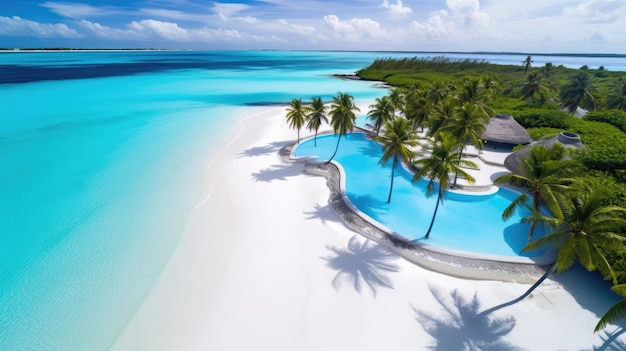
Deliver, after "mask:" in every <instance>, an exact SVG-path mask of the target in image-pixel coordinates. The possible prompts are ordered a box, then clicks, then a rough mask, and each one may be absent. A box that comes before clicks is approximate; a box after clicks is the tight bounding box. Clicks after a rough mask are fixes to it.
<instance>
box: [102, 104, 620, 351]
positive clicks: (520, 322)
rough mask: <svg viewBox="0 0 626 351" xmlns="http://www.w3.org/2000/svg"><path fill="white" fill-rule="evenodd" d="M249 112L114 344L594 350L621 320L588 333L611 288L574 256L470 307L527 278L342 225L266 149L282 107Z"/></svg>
mask: <svg viewBox="0 0 626 351" xmlns="http://www.w3.org/2000/svg"><path fill="white" fill-rule="evenodd" d="M359 106H360V107H361V110H362V111H364V110H365V109H366V107H367V106H368V104H367V103H364V104H360V105H359ZM249 115H250V116H249V117H247V118H245V119H242V121H241V123H239V125H238V127H237V131H236V135H235V136H233V137H232V139H229V141H228V142H227V143H225V144H226V146H225V147H224V148H223V149H222V150H220V151H219V152H218V153H217V154H214V155H211V160H210V161H209V163H208V165H207V170H206V177H207V181H208V183H209V184H211V187H210V191H209V193H208V194H207V196H206V199H205V200H204V201H203V202H202V203H200V204H198V206H197V207H196V208H195V209H194V212H193V213H192V214H191V218H190V221H189V226H188V228H187V230H186V232H185V235H184V236H183V238H182V240H181V242H180V244H179V247H178V248H177V250H176V252H175V253H174V255H173V256H172V258H171V261H170V262H169V264H168V266H167V268H166V269H165V271H164V272H163V274H162V276H161V278H160V280H159V281H158V283H157V284H156V286H155V287H154V289H153V291H152V292H151V294H150V295H149V296H148V298H147V299H146V301H145V303H144V305H143V306H142V308H141V309H140V310H139V311H138V313H137V314H136V315H135V317H134V318H133V319H132V320H130V321H129V322H128V325H127V326H126V328H125V329H124V330H123V331H122V332H121V333H120V335H119V337H118V338H117V340H116V341H115V342H114V344H113V345H112V347H111V349H112V350H251V349H254V350H357V349H358V350H381V349H393V350H425V349H428V348H429V347H438V348H436V349H438V350H457V349H461V350H462V349H464V348H463V347H462V346H460V345H463V344H464V343H465V344H466V345H470V344H472V345H483V347H484V349H489V348H488V347H485V346H491V347H492V349H499V350H505V349H506V350H515V349H525V350H592V349H594V348H598V347H601V346H602V345H603V342H604V340H606V339H608V338H609V336H610V335H609V334H608V333H611V332H614V331H615V330H618V332H619V331H621V329H617V327H616V326H609V327H608V328H607V329H606V332H601V333H596V334H594V333H593V328H594V326H595V324H596V322H597V320H598V318H599V316H600V315H601V314H602V313H604V311H606V309H608V308H609V307H610V306H611V305H612V304H613V303H614V302H615V301H616V298H617V297H616V296H615V295H613V294H610V293H608V292H607V291H606V290H607V289H604V288H598V284H603V282H602V281H601V280H600V279H599V278H598V276H597V275H593V274H587V273H586V272H584V271H582V270H580V269H575V270H572V271H569V272H566V273H564V274H562V275H559V276H555V277H553V278H551V279H548V280H547V281H546V282H544V284H542V285H541V286H540V287H539V288H538V289H537V290H536V291H535V292H534V293H533V294H532V295H531V296H530V297H528V298H527V299H525V300H524V301H522V302H520V303H517V304H514V305H512V306H508V307H506V308H503V309H500V310H498V311H496V312H493V313H492V314H489V315H487V316H480V315H479V312H481V311H483V310H486V309H488V308H491V307H494V306H497V305H499V304H502V303H505V302H507V301H510V300H512V299H514V298H516V297H518V296H519V295H521V294H522V293H523V292H524V291H526V289H527V288H528V287H529V285H528V284H519V283H511V282H499V281H480V280H468V279H460V278H455V277H450V276H447V275H443V274H440V273H436V272H433V271H429V270H426V269H424V268H421V267H419V266H416V265H414V264H412V263H409V262H407V261H405V260H403V259H402V258H400V257H398V256H396V255H394V254H392V253H390V252H388V251H386V250H385V249H384V248H382V247H380V246H378V245H377V244H376V243H374V242H372V241H367V240H366V239H365V238H364V237H362V236H360V235H359V234H358V233H355V232H353V231H351V230H349V229H347V228H346V227H344V226H343V224H342V223H341V222H340V220H339V218H338V217H337V216H336V215H335V213H334V212H333V211H332V209H331V208H330V207H329V206H328V195H329V190H328V188H327V186H326V180H325V179H324V178H322V177H316V176H312V175H307V174H304V173H303V172H302V171H303V167H302V165H301V164H298V163H293V164H286V163H283V162H282V161H281V160H280V159H279V158H278V155H277V151H278V150H279V149H280V147H282V146H283V145H285V144H287V143H288V142H291V141H292V140H294V139H295V137H296V132H295V131H294V130H289V129H288V127H287V125H286V123H285V117H284V116H285V109H284V108H282V107H263V108H254V109H250V111H249ZM302 134H303V135H306V134H307V132H305V131H303V132H302ZM473 299H475V300H473ZM471 301H474V302H475V304H473V305H472V304H468V303H469V302H471ZM612 342H613V344H612V345H614V346H615V345H619V346H623V345H624V343H625V342H626V338H624V337H621V339H620V337H617V338H616V340H614V341H612ZM604 346H606V345H604Z"/></svg>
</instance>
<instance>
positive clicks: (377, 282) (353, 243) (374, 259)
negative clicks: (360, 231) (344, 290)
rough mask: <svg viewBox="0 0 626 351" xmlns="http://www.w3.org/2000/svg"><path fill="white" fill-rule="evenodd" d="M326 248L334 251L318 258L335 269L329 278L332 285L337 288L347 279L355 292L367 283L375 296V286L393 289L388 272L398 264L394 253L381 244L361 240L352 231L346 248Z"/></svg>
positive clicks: (393, 269) (397, 268)
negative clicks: (334, 273) (335, 272)
mask: <svg viewBox="0 0 626 351" xmlns="http://www.w3.org/2000/svg"><path fill="white" fill-rule="evenodd" d="M327 248H328V250H330V251H331V252H332V253H333V254H332V255H330V256H328V257H321V259H323V260H325V261H326V262H328V266H329V267H330V268H332V269H333V270H336V271H337V274H336V275H335V277H334V278H333V280H332V285H333V287H334V288H335V289H337V290H339V289H340V288H341V285H342V284H343V283H346V282H347V283H349V284H352V285H353V287H354V290H356V291H357V292H358V293H361V292H362V290H363V287H364V286H366V287H368V288H369V289H370V291H371V292H372V294H373V295H374V296H376V292H377V289H378V288H388V289H393V285H392V284H391V280H390V279H389V277H388V276H387V273H391V272H398V271H399V270H400V268H399V267H398V266H397V265H396V264H395V263H394V261H395V260H396V259H397V256H396V255H395V254H393V253H392V252H390V251H388V250H386V249H385V248H384V247H382V246H380V245H378V244H376V243H374V242H372V241H370V240H365V241H364V242H360V240H359V237H358V236H357V235H354V236H352V237H351V238H350V240H349V241H348V247H347V248H338V247H327Z"/></svg>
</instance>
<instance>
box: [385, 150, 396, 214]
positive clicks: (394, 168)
mask: <svg viewBox="0 0 626 351" xmlns="http://www.w3.org/2000/svg"><path fill="white" fill-rule="evenodd" d="M397 162H398V156H394V157H393V164H392V165H391V187H389V196H388V197H387V203H390V202H391V192H392V191H393V176H394V173H395V171H396V163H397Z"/></svg>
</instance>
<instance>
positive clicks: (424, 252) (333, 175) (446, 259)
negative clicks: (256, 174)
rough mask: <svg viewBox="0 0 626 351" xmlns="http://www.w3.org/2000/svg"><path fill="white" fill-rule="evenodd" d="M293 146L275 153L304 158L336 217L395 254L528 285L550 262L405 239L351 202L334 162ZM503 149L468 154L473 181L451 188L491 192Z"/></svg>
mask: <svg viewBox="0 0 626 351" xmlns="http://www.w3.org/2000/svg"><path fill="white" fill-rule="evenodd" d="M293 146H295V143H292V144H289V145H286V146H284V147H283V148H282V149H281V150H280V151H279V156H280V158H281V159H282V160H283V162H287V163H291V162H304V163H305V171H306V172H307V173H310V174H314V175H318V176H322V177H325V178H326V179H327V181H328V187H329V189H330V191H331V194H330V198H329V204H330V206H331V207H332V208H333V210H334V212H335V213H337V215H338V216H339V217H340V218H341V219H342V221H343V223H344V225H346V226H347V227H348V228H350V229H352V230H354V231H355V232H357V233H360V234H361V235H363V236H365V237H366V238H368V239H371V240H374V241H376V242H378V243H379V244H380V245H383V246H384V247H386V248H388V249H390V250H391V251H393V252H396V253H397V254H399V255H400V256H402V257H404V258H405V259H407V260H409V261H410V262H413V263H415V264H417V265H420V266H422V267H425V268H428V269H430V270H433V271H437V272H441V273H444V274H448V275H451V276H457V277H462V278H468V279H486V280H500V281H513V282H519V283H532V282H534V281H536V280H537V279H538V278H539V277H541V276H542V275H543V274H544V273H545V271H546V268H547V266H548V265H549V264H551V263H552V261H553V260H552V259H551V257H548V256H546V257H538V258H532V259H531V258H527V257H500V256H487V255H476V254H471V253H465V252H463V253H460V252H453V251H450V250H446V249H441V248H437V247H433V246H429V245H425V244H423V243H420V242H416V241H413V240H408V239H405V238H403V237H401V236H399V235H396V234H394V233H393V231H391V230H390V229H388V228H385V227H383V226H381V225H380V224H378V223H376V222H375V221H373V220H371V219H369V217H368V216H366V215H364V214H363V213H361V212H360V211H359V210H358V209H356V208H355V207H354V206H353V205H352V203H351V202H350V201H349V200H348V199H347V196H346V195H345V192H344V191H343V189H342V183H343V182H344V181H345V177H344V175H343V170H342V168H341V167H340V166H338V165H336V164H335V163H334V161H333V162H331V163H330V164H325V163H320V162H316V161H311V160H309V159H307V158H304V159H297V158H293V157H292V152H291V150H292V148H293ZM473 151H475V150H473V149H470V148H468V155H471V153H472V152H473ZM509 153H510V150H509V151H508V152H507V151H506V149H503V150H497V149H496V150H482V153H480V154H476V156H474V157H476V160H475V162H476V163H478V165H479V169H478V170H472V171H471V172H473V173H472V176H474V174H475V175H476V183H475V184H473V185H471V186H470V185H469V184H464V183H463V182H466V181H465V180H460V181H459V185H460V187H461V189H457V190H455V191H459V192H470V193H476V192H485V191H488V192H494V191H497V189H498V188H497V187H496V186H494V185H493V179H495V178H496V177H497V176H499V175H501V174H504V173H506V172H507V170H506V168H504V166H500V165H496V164H494V163H496V162H499V161H502V162H504V158H505V157H506V156H507V155H508V154H509ZM485 160H486V161H485ZM494 189H495V190H494Z"/></svg>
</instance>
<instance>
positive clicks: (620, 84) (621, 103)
mask: <svg viewBox="0 0 626 351" xmlns="http://www.w3.org/2000/svg"><path fill="white" fill-rule="evenodd" d="M610 88H611V91H610V92H609V95H608V97H607V100H606V107H607V108H611V109H616V110H624V111H626V81H625V80H624V78H623V77H620V78H619V79H618V80H616V81H613V82H612V83H611V86H610Z"/></svg>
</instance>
